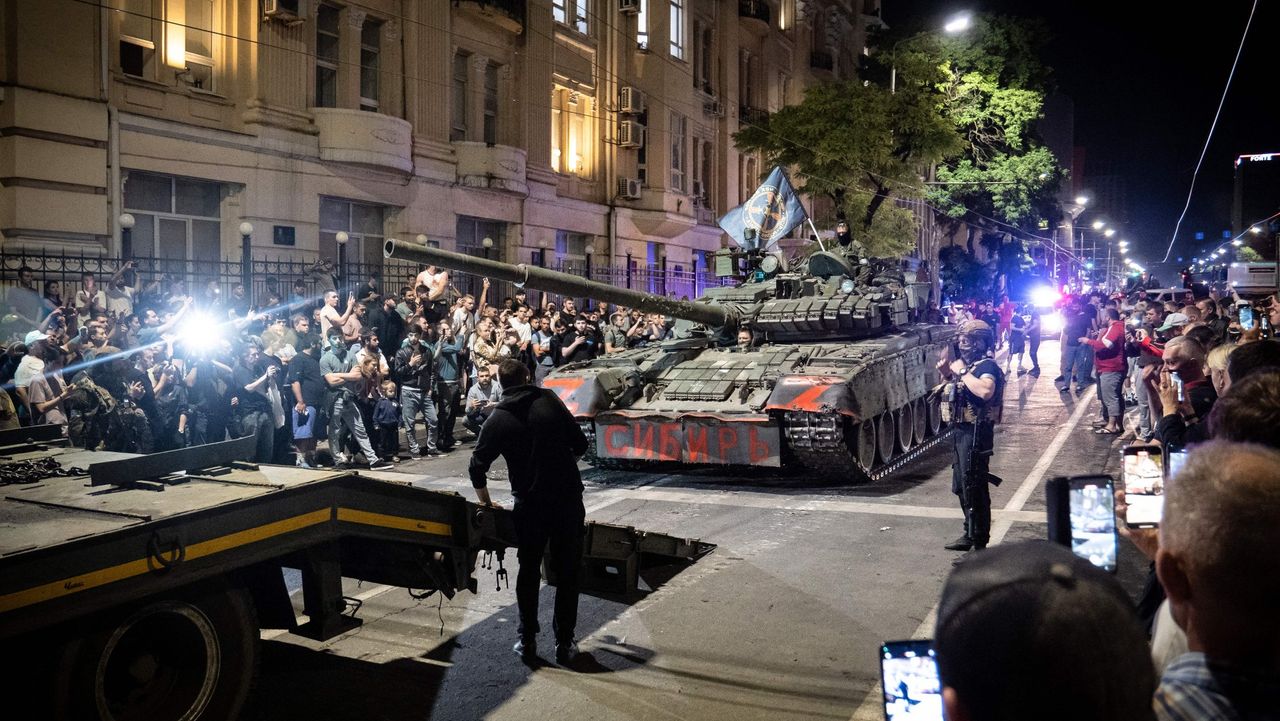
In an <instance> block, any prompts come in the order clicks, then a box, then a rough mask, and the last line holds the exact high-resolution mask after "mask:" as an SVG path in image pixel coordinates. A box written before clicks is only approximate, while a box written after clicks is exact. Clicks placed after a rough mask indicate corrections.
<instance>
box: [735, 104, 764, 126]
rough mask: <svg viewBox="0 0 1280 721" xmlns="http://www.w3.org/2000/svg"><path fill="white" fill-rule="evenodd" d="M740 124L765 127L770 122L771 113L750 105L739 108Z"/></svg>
mask: <svg viewBox="0 0 1280 721" xmlns="http://www.w3.org/2000/svg"><path fill="white" fill-rule="evenodd" d="M738 122H739V123H741V124H744V125H764V124H765V123H768V122H769V111H768V110H762V109H760V108H753V107H751V106H750V105H739V106H738Z"/></svg>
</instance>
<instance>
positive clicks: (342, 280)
mask: <svg viewBox="0 0 1280 721" xmlns="http://www.w3.org/2000/svg"><path fill="white" fill-rule="evenodd" d="M333 239H334V240H336V241H338V285H339V286H345V285H346V284H347V241H348V240H350V239H351V236H349V235H347V232H346V231H345V230H339V231H338V234H337V235H335V236H333Z"/></svg>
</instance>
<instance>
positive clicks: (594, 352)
mask: <svg viewBox="0 0 1280 721" xmlns="http://www.w3.org/2000/svg"><path fill="white" fill-rule="evenodd" d="M99 280H100V279H99V278H98V277H97V275H96V274H94V273H88V272H86V273H84V274H83V275H82V277H81V282H80V284H79V286H78V287H76V288H61V287H60V284H59V283H58V282H57V281H46V282H43V285H42V287H41V286H40V285H38V283H37V279H36V277H35V273H34V272H33V271H32V270H31V269H30V268H26V267H23V268H21V269H20V270H19V271H18V282H17V284H16V285H14V286H13V287H11V288H9V289H8V291H7V292H6V293H5V295H4V314H3V318H0V333H2V334H3V337H4V339H5V343H6V352H5V355H4V358H3V360H2V361H0V384H3V387H4V389H5V391H6V393H2V394H0V428H12V427H17V426H20V425H42V424H56V425H60V426H62V427H63V428H65V429H66V432H67V433H68V435H69V436H70V437H71V439H72V440H73V442H75V443H76V444H77V445H80V446H84V447H88V448H103V449H109V450H115V451H127V452H137V453H150V452H152V451H161V450H171V449H175V448H182V447H185V446H189V445H198V444H203V443H210V442H214V441H220V440H224V439H228V438H237V437H243V436H252V437H253V438H254V449H255V450H254V453H253V457H252V460H256V461H263V462H276V463H288V462H293V463H296V464H297V465H299V466H313V465H318V464H325V465H327V464H330V463H332V464H336V465H353V464H354V465H363V466H367V467H380V468H385V467H388V464H391V463H394V462H396V461H399V460H401V459H402V458H404V457H407V456H409V455H411V456H436V455H440V454H442V453H447V452H449V451H450V450H451V449H453V447H454V446H455V445H457V444H458V443H459V440H458V438H459V436H467V434H468V433H469V434H470V436H474V435H476V434H478V433H479V430H480V427H481V425H482V424H483V423H484V422H485V420H486V419H487V418H488V416H489V415H490V414H491V413H492V412H493V410H494V408H495V407H496V406H497V403H498V401H499V400H500V398H501V395H502V386H501V384H500V382H499V381H498V380H497V373H496V369H497V365H498V364H499V363H500V362H501V361H502V360H504V359H507V358H513V359H516V360H518V361H520V362H521V363H523V364H524V365H525V366H526V367H527V368H528V370H529V372H530V374H531V376H532V377H533V379H534V381H535V383H538V384H540V383H541V381H542V380H543V379H544V378H545V377H546V375H547V374H548V373H550V372H551V371H552V370H553V369H555V368H556V367H559V366H561V365H564V364H566V363H573V362H579V361H584V360H589V359H592V358H595V357H596V356H598V355H601V354H604V353H620V352H623V351H625V350H627V349H631V348H636V347H638V346H641V345H645V344H650V343H656V342H659V341H663V340H666V339H668V338H670V337H671V326H670V325H669V323H668V322H667V320H666V319H665V318H664V317H662V316H660V315H655V314H650V315H645V314H643V313H641V312H640V311H637V310H632V309H627V308H616V309H615V310H614V312H613V313H612V314H609V313H602V312H601V308H598V307H597V308H582V309H579V308H578V306H577V304H576V303H575V300H574V299H573V298H567V297H566V298H563V299H562V300H557V299H554V298H553V297H551V296H549V295H547V294H542V295H541V298H540V302H539V304H538V305H537V306H536V307H535V306H533V305H531V304H530V303H529V301H528V297H527V295H526V293H525V291H524V290H523V289H520V288H518V289H516V291H515V293H514V294H513V295H512V297H510V298H504V299H502V300H501V301H500V302H497V303H496V304H494V302H493V299H492V298H491V297H490V290H491V285H490V283H489V281H488V280H487V279H485V280H484V281H483V282H482V284H481V290H480V293H479V296H478V297H476V296H473V295H470V294H461V293H458V292H457V291H456V289H455V285H454V284H453V283H451V282H450V278H449V274H448V272H447V271H444V270H441V269H437V268H435V267H430V268H427V269H425V270H423V271H422V272H421V273H419V274H418V276H417V277H416V278H415V279H414V281H413V282H412V283H410V284H406V285H404V286H403V287H401V288H399V289H398V292H397V291H396V290H391V289H384V288H383V287H382V283H381V279H380V278H379V277H378V276H377V275H374V276H372V277H369V278H367V279H364V280H362V281H360V282H358V283H353V284H351V285H350V286H349V287H342V288H340V286H339V279H338V278H337V277H336V276H335V275H334V273H333V269H332V265H331V264H329V263H326V262H317V263H316V264H315V265H314V266H313V267H312V268H311V270H310V272H309V273H308V275H307V277H300V278H296V279H293V281H292V285H291V286H289V285H288V283H289V281H287V280H286V281H281V280H280V279H278V278H274V277H269V278H266V279H265V283H264V289H263V290H260V291H259V292H258V293H257V294H256V296H257V297H251V294H250V293H249V292H248V291H247V289H246V288H245V286H244V284H242V283H238V282H236V283H232V284H231V286H230V289H231V290H230V293H228V294H226V295H224V294H223V293H222V285H221V284H219V283H218V282H216V281H210V282H208V283H207V284H206V285H205V286H204V287H203V288H202V289H201V290H200V291H199V292H198V293H197V294H194V295H193V294H190V293H189V292H188V289H187V286H186V283H185V281H184V280H183V279H181V278H177V277H170V276H166V275H165V274H163V273H160V274H156V275H155V276H154V277H151V278H148V279H144V278H143V273H141V272H139V271H138V269H137V268H135V266H134V264H133V263H132V262H125V263H121V264H120V265H119V267H118V268H117V269H116V270H115V272H114V273H112V275H111V277H110V278H109V279H108V280H106V282H105V283H100V282H99ZM285 287H289V291H285ZM343 296H345V297H343ZM747 336H748V341H747V342H748V345H749V344H750V334H749V333H748V334H747ZM458 425H461V426H462V428H463V429H465V431H463V430H459V429H457V426H458Z"/></svg>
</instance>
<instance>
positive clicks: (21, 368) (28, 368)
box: [13, 353, 44, 388]
mask: <svg viewBox="0 0 1280 721" xmlns="http://www.w3.org/2000/svg"><path fill="white" fill-rule="evenodd" d="M41 375H44V361H42V360H40V359H39V358H37V357H35V356H33V355H31V354H30V353H28V354H27V355H24V356H22V360H21V361H19V362H18V369H17V370H15V371H14V372H13V385H14V387H15V388H27V387H29V386H30V385H31V381H33V380H35V379H36V378H37V377H39V376H41Z"/></svg>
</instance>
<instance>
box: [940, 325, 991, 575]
mask: <svg viewBox="0 0 1280 721" xmlns="http://www.w3.org/2000/svg"><path fill="white" fill-rule="evenodd" d="M959 331H960V332H959V333H958V335H957V336H956V351H958V353H959V357H958V358H955V357H952V354H953V353H954V352H955V351H952V352H948V353H945V354H944V355H943V358H942V360H940V361H938V370H939V371H940V372H941V373H942V378H943V380H944V381H945V382H946V383H947V384H949V385H950V389H949V390H948V391H947V393H946V394H945V399H946V400H945V401H944V402H949V403H950V404H951V409H950V412H951V418H952V419H953V422H954V427H955V433H954V435H952V446H953V448H954V449H955V461H954V462H953V464H952V466H951V492H952V493H954V494H956V495H957V496H959V497H960V508H961V509H962V510H963V511H964V520H965V526H964V535H962V536H961V537H960V538H958V539H956V540H955V541H952V542H951V543H949V544H947V546H946V548H947V549H948V550H951V551H968V550H969V549H975V550H982V549H984V548H986V547H987V542H988V540H990V537H991V494H990V491H989V489H988V488H987V483H988V482H993V483H999V479H997V478H996V477H995V476H993V475H991V472H990V464H991V454H992V452H993V451H994V448H995V424H996V423H997V422H998V421H999V420H1000V411H1001V407H1002V405H1003V402H1004V375H1003V374H1002V373H1001V372H1000V365H999V364H998V363H996V362H995V361H994V360H993V359H991V358H990V357H988V353H989V352H990V351H991V350H992V348H994V347H995V335H994V332H993V331H992V329H991V326H990V325H988V324H987V323H985V322H983V321H980V320H971V321H966V322H965V323H962V324H961V325H960V329H959ZM944 417H945V416H944Z"/></svg>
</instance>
